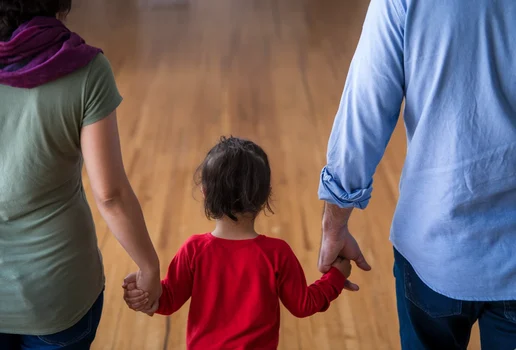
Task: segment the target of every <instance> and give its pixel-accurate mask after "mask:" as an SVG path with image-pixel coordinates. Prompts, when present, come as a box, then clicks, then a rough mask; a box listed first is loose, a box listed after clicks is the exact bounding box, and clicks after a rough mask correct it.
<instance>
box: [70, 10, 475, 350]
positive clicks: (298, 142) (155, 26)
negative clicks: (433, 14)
mask: <svg viewBox="0 0 516 350" xmlns="http://www.w3.org/2000/svg"><path fill="white" fill-rule="evenodd" d="M367 6H368V1H366V0H218V1H208V0H175V1H174V0H141V1H137V0H109V1H106V0H75V1H74V9H73V11H72V14H71V15H70V17H69V19H68V23H69V25H70V27H71V28H72V29H74V30H76V31H78V32H79V33H81V34H82V35H83V36H84V37H85V38H86V39H87V40H88V41H89V42H90V43H92V44H94V45H97V46H100V47H102V48H103V49H104V52H105V54H106V55H107V57H108V58H109V59H110V61H111V63H112V65H113V68H114V71H115V73H116V78H117V81H118V84H119V88H120V91H121V93H122V94H123V96H124V98H125V101H124V103H123V104H122V106H121V108H120V109H119V123H120V132H121V138H122V143H123V152H124V158H125V165H126V169H127V172H128V175H129V177H130V180H131V183H132V184H133V186H134V189H135V191H136V193H137V195H138V197H139V198H140V201H141V204H142V207H143V210H144V212H145V217H146V220H147V224H148V227H149V230H150V232H151V234H152V238H153V241H154V243H155V245H156V247H157V249H158V252H159V255H160V258H161V261H162V269H163V271H165V269H166V267H167V266H168V263H169V261H170V259H171V258H172V257H173V255H174V254H175V252H176V250H177V249H178V247H179V246H180V244H181V243H182V242H183V241H184V240H185V239H186V238H187V237H188V236H189V235H191V234H194V233H200V232H206V231H209V230H210V228H211V227H212V226H213V224H212V223H210V222H209V221H207V220H206V219H205V218H204V216H203V212H202V207H201V202H200V201H199V196H198V195H197V191H196V190H195V188H194V183H193V180H192V178H193V173H194V170H195V168H196V166H197V165H198V163H200V162H201V160H202V158H203V155H204V154H205V152H206V151H207V150H208V149H209V148H210V146H212V145H213V144H214V143H215V142H216V141H217V139H218V138H219V136H221V135H229V134H233V135H235V136H241V137H246V138H250V139H252V140H255V141H256V142H258V143H259V144H261V145H262V146H263V147H264V148H265V150H266V151H267V152H268V154H269V157H270V159H271V163H272V171H273V178H274V183H273V185H274V209H275V212H276V214H275V215H273V216H270V217H261V218H260V219H259V224H258V227H259V230H260V231H261V232H263V233H267V234H269V235H272V236H276V237H280V238H283V239H285V240H287V241H288V242H289V243H290V244H291V246H292V247H293V249H294V251H295V252H296V253H297V255H298V257H299V259H300V261H301V263H302V265H303V266H304V268H305V271H306V275H307V278H308V279H309V280H314V279H316V278H318V276H319V274H318V272H317V269H316V262H317V255H318V247H319V239H320V230H321V229H320V218H321V208H322V204H321V202H319V201H318V199H317V186H318V179H319V172H320V170H321V168H322V166H323V165H324V163H325V151H326V143H327V139H328V136H329V132H330V130H331V126H332V122H333V117H334V115H335V112H336V109H337V106H338V102H339V98H340V94H341V91H342V87H343V84H344V81H345V78H346V73H347V69H348V66H349V63H350V60H351V58H352V55H353V52H354V50H355V46H356V44H357V41H358V38H359V35H360V30H361V25H362V22H363V19H364V16H365V12H366V10H367ZM405 146H406V145H405V134H404V130H403V125H402V123H400V126H399V128H398V129H397V130H396V132H395V134H394V136H393V138H392V141H391V143H390V146H389V148H388V150H387V153H386V155H385V158H384V160H383V161H382V163H381V165H380V166H379V168H378V171H377V175H376V178H375V192H374V195H373V200H372V202H371V204H370V207H369V208H368V209H367V210H366V211H364V212H356V213H355V215H354V217H353V219H352V223H351V224H352V231H353V232H354V234H355V235H356V238H357V240H358V241H359V243H360V244H361V246H362V248H363V251H364V253H365V255H366V256H367V258H368V259H369V262H370V263H371V264H372V266H373V271H372V272H369V273H363V272H360V271H358V270H357V269H355V270H354V275H353V279H354V281H356V282H358V283H359V284H360V285H361V287H362V290H361V291H360V292H358V293H355V294H351V293H345V294H343V295H342V296H341V297H340V298H339V299H338V300H337V301H336V302H335V303H334V304H333V305H332V307H331V308H330V309H329V310H328V311H327V312H326V313H323V314H318V315H316V316H314V317H311V318H308V319H296V318H294V317H292V316H290V315H289V314H287V313H285V312H284V313H283V314H282V327H281V341H280V349H283V350H290V349H292V350H297V349H306V350H312V349H321V350H330V349H352V350H360V349H361V350H370V349H399V348H400V345H399V339H398V333H397V332H398V323H397V317H396V303H395V294H394V279H393V275H392V263H393V258H392V247H391V245H390V243H389V240H388V236H389V226H390V221H391V218H392V215H393V212H394V208H395V203H396V198H397V186H398V185H397V184H398V179H399V176H400V171H401V167H402V164H403V160H404V155H405ZM86 187H87V188H88V185H87V183H86ZM94 214H95V219H96V222H97V228H98V236H99V244H100V247H101V249H102V252H103V255H104V263H105V267H106V275H107V281H108V282H107V287H106V303H105V312H104V316H103V319H102V323H101V326H100V329H99V332H98V337H97V340H96V343H95V345H94V349H95V350H100V349H120V350H122V349H123V350H126V349H138V350H140V349H151V350H154V349H185V324H186V318H187V307H186V306H185V307H184V308H183V309H182V310H181V311H180V312H178V313H177V314H175V315H173V316H172V317H169V318H165V317H161V316H156V317H154V318H149V317H147V316H145V315H142V314H136V313H133V312H131V311H130V310H128V309H127V308H126V306H125V304H124V303H123V301H122V298H121V296H122V292H121V287H120V286H121V283H122V279H123V278H124V276H125V275H126V274H127V273H129V272H132V271H133V270H135V268H136V267H135V265H134V264H133V263H132V262H131V260H130V259H129V257H128V256H127V255H126V254H125V252H124V251H123V250H122V248H121V247H120V246H119V245H118V243H117V242H116V240H115V239H114V238H113V236H112V235H111V234H110V233H109V232H108V230H107V228H106V225H105V223H104V222H103V221H102V219H101V218H100V216H99V215H98V212H97V211H96V209H94ZM471 349H478V335H477V333H476V332H475V334H474V337H473V341H472V347H471Z"/></svg>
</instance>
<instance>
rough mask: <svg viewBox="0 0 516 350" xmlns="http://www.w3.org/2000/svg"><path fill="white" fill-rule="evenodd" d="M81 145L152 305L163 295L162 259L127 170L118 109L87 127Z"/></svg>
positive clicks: (107, 215) (98, 197) (96, 190)
mask: <svg viewBox="0 0 516 350" xmlns="http://www.w3.org/2000/svg"><path fill="white" fill-rule="evenodd" d="M81 148H82V154H83V157H84V163H85V165H86V170H87V172H88V177H89V179H90V183H91V188H92V191H93V195H94V197H95V202H96V203H97V206H98V208H99V211H100V213H101V215H102V217H103V218H104V220H106V222H107V224H108V227H109V229H110V230H111V231H112V232H113V234H114V235H115V237H116V238H117V240H118V241H119V242H120V244H121V245H122V246H123V247H124V249H125V250H126V251H127V253H128V254H129V255H130V256H131V258H132V259H133V260H134V262H135V263H136V264H137V265H138V267H139V268H140V270H141V272H140V274H139V277H140V278H139V281H138V288H140V289H142V290H144V291H147V292H148V293H149V303H150V304H152V303H153V302H154V301H156V300H157V299H158V298H159V297H160V295H161V284H160V271H159V260H158V256H157V254H156V251H155V249H154V246H153V244H152V241H151V239H150V237H149V233H148V231H147V227H146V225H145V220H144V218H143V213H142V210H141V207H140V203H139V202H138V199H137V198H136V195H135V194H134V192H133V189H132V188H131V185H130V183H129V180H128V179H127V175H126V173H125V169H124V165H123V161H122V152H121V149H120V139H119V134H118V126H117V119H116V111H115V112H113V113H112V114H111V115H110V116H108V117H107V118H105V119H103V120H101V121H99V122H96V123H94V124H91V125H88V126H85V127H83V129H82V132H81Z"/></svg>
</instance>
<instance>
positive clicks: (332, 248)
mask: <svg viewBox="0 0 516 350" xmlns="http://www.w3.org/2000/svg"><path fill="white" fill-rule="evenodd" d="M350 215H351V209H341V208H338V207H337V206H335V205H332V204H326V206H325V209H324V215H323V233H322V241H321V251H320V254H319V270H320V271H321V272H322V273H326V272H328V270H330V268H331V267H332V264H333V263H334V262H335V261H336V260H337V258H338V257H339V256H340V257H342V258H344V259H348V260H352V261H354V262H355V263H356V264H357V266H358V267H359V268H360V269H362V270H364V271H369V270H371V266H369V264H368V263H367V261H366V260H365V258H364V255H363V254H362V251H361V250H360V247H359V246H358V243H357V241H356V240H355V238H353V236H352V235H351V233H350V232H349V228H348V220H349V216H350ZM345 288H346V289H347V290H350V291H358V290H359V287H358V285H356V284H354V283H353V282H351V281H349V280H348V281H346V287H345Z"/></svg>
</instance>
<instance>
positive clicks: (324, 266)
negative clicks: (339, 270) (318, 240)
mask: <svg viewBox="0 0 516 350" xmlns="http://www.w3.org/2000/svg"><path fill="white" fill-rule="evenodd" d="M334 261H335V259H332V258H331V257H328V254H327V252H326V249H325V247H324V246H323V247H322V248H321V252H320V253H319V261H318V264H317V265H318V268H319V271H320V272H321V273H326V272H328V271H330V269H331V267H332V264H333V262H334Z"/></svg>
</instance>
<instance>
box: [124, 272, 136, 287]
mask: <svg viewBox="0 0 516 350" xmlns="http://www.w3.org/2000/svg"><path fill="white" fill-rule="evenodd" d="M131 283H136V273H135V272H133V273H131V274H129V275H127V277H126V278H124V286H128V285H129V284H131Z"/></svg>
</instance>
